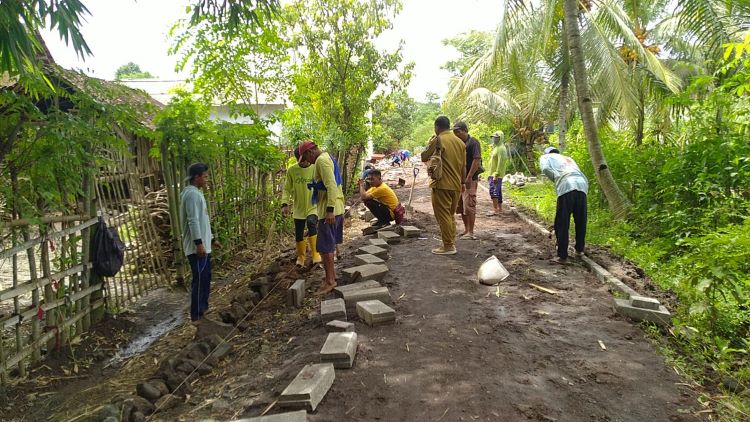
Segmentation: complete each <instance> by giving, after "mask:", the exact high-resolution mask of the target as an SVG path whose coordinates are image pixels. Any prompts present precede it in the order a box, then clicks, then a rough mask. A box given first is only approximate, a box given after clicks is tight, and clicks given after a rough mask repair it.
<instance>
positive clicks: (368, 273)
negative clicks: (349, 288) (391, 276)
mask: <svg viewBox="0 0 750 422" xmlns="http://www.w3.org/2000/svg"><path fill="white" fill-rule="evenodd" d="M342 273H343V276H342V278H343V279H344V281H350V280H352V278H353V277H354V274H355V273H359V275H360V277H361V278H360V280H375V281H380V280H382V279H383V278H384V277H385V275H386V274H388V267H387V266H385V265H384V264H365V265H358V266H356V267H351V268H346V269H344V270H343V271H342Z"/></svg>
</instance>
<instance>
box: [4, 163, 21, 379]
mask: <svg viewBox="0 0 750 422" xmlns="http://www.w3.org/2000/svg"><path fill="white" fill-rule="evenodd" d="M10 174H11V176H10V180H11V192H12V200H13V207H12V210H11V217H12V218H13V219H18V214H19V210H18V173H17V172H16V170H15V168H11V170H10ZM11 242H12V245H13V247H15V246H16V244H17V243H18V232H17V230H16V228H15V227H13V228H11ZM12 265H13V287H14V288H15V287H17V286H18V254H13V261H12ZM13 312H14V313H15V314H16V315H18V314H19V313H20V312H21V306H20V303H19V300H18V296H16V297H14V298H13ZM1 342H2V339H0V343H1ZM23 346H24V338H23V333H22V332H21V323H20V322H19V323H17V324H16V351H17V352H20V351H21V350H22V349H23ZM18 374H19V375H20V376H21V378H25V377H26V365H24V362H23V361H21V362H19V363H18Z"/></svg>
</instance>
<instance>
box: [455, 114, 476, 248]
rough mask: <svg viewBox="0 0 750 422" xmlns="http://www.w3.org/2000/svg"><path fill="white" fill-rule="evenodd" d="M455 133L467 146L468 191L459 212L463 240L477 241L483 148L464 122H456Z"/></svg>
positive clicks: (466, 180) (465, 179)
mask: <svg viewBox="0 0 750 422" xmlns="http://www.w3.org/2000/svg"><path fill="white" fill-rule="evenodd" d="M453 133H454V134H455V135H456V136H458V137H459V138H460V139H461V140H462V141H464V143H465V144H466V175H465V176H464V180H463V184H464V185H465V186H466V190H465V191H464V192H463V193H462V194H461V201H460V202H459V203H458V212H459V213H460V214H461V219H462V220H463V221H464V232H463V234H461V238H462V239H472V240H475V239H476V237H475V236H474V220H476V217H477V186H478V184H479V173H481V168H482V147H481V146H480V145H479V141H477V140H476V139H474V138H473V137H472V136H471V135H469V127H468V126H467V125H466V123H464V122H462V121H458V122H456V124H455V125H454V126H453Z"/></svg>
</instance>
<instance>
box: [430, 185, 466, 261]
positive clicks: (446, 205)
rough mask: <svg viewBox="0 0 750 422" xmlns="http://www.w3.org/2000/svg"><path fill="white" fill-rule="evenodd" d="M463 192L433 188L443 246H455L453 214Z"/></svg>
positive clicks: (435, 209)
mask: <svg viewBox="0 0 750 422" xmlns="http://www.w3.org/2000/svg"><path fill="white" fill-rule="evenodd" d="M460 196H461V192H458V191H450V190H445V189H433V190H432V210H433V212H434V213H435V220H437V223H438V226H440V236H441V237H442V239H443V247H445V248H446V249H452V248H454V247H455V238H456V220H455V218H454V217H453V215H454V214H455V213H456V208H458V199H459V198H460Z"/></svg>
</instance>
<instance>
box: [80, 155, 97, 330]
mask: <svg viewBox="0 0 750 422" xmlns="http://www.w3.org/2000/svg"><path fill="white" fill-rule="evenodd" d="M89 152H90V151H89ZM94 177H95V176H94ZM94 177H92V174H91V172H90V171H86V172H85V173H84V175H83V215H85V216H87V217H89V218H90V217H95V216H96V205H95V202H94V201H95V190H94V186H93V184H92V179H94ZM92 235H93V233H92V231H91V228H90V227H86V228H85V229H83V230H82V231H81V263H82V264H83V271H81V289H88V288H89V286H90V285H91V281H92V280H91V270H90V269H89V268H88V265H87V264H88V263H89V261H91V236H92ZM90 303H91V302H90V300H89V297H84V298H82V299H81V300H79V301H78V303H77V305H76V306H77V307H78V310H79V311H80V312H83V313H84V316H83V318H81V328H82V329H83V330H84V331H87V330H88V329H89V328H90V327H91V314H90V313H89V312H88V309H89V304H90Z"/></svg>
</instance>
